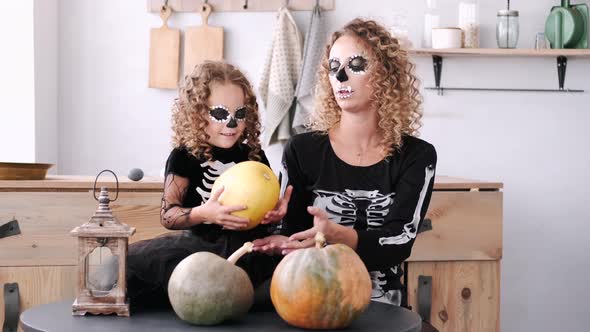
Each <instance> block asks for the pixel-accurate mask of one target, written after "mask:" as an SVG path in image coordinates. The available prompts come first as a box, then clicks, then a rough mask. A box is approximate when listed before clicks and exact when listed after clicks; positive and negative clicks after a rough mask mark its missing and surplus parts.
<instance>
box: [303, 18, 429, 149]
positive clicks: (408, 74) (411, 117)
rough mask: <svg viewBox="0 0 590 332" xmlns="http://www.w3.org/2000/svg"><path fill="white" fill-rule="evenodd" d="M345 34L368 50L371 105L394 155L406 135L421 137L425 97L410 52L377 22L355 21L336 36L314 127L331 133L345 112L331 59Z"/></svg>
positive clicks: (321, 80)
mask: <svg viewBox="0 0 590 332" xmlns="http://www.w3.org/2000/svg"><path fill="white" fill-rule="evenodd" d="M344 35H348V36H353V37H355V38H357V39H358V40H359V41H360V42H361V43H362V45H364V46H365V47H366V48H367V50H368V56H369V57H370V60H369V67H368V72H370V75H371V76H370V78H369V84H370V87H371V89H372V91H373V93H372V94H371V98H370V102H371V104H372V105H373V106H374V107H375V109H376V110H377V112H378V113H379V130H380V131H381V134H382V136H383V139H382V141H381V144H382V146H384V147H385V149H386V151H387V155H388V156H391V154H392V153H393V152H394V150H399V148H401V145H402V137H403V136H404V135H412V136H417V135H419V132H418V130H419V129H420V127H421V126H422V123H421V121H420V119H421V118H422V110H421V104H422V97H421V95H420V92H419V90H418V85H419V81H418V79H417V78H416V76H414V68H415V65H414V64H413V63H411V62H410V61H409V60H408V52H407V51H406V50H404V49H402V48H401V47H400V45H399V42H398V40H397V39H396V38H394V37H392V36H391V34H390V33H389V32H388V31H387V30H386V29H385V28H384V27H383V26H381V25H380V24H378V23H377V22H375V21H373V20H363V19H360V18H357V19H354V20H352V21H351V22H349V23H348V24H346V25H345V26H344V28H342V30H340V31H336V32H334V33H333V34H332V37H331V40H330V42H329V44H328V45H327V46H326V51H325V54H324V59H323V61H322V65H321V68H320V71H319V78H318V85H317V92H316V100H315V103H316V107H315V110H316V111H315V112H314V114H313V115H312V118H311V123H310V127H311V128H312V129H315V130H319V131H321V132H323V133H327V132H328V130H330V129H331V128H332V127H333V126H334V125H335V124H337V123H338V122H339V121H340V116H341V112H342V111H341V110H340V107H339V106H338V104H337V102H336V98H335V97H334V93H333V92H332V86H331V85H330V78H329V72H330V68H329V66H328V59H329V57H330V50H331V48H332V46H333V45H334V43H335V42H336V40H337V39H338V38H340V37H341V36H344Z"/></svg>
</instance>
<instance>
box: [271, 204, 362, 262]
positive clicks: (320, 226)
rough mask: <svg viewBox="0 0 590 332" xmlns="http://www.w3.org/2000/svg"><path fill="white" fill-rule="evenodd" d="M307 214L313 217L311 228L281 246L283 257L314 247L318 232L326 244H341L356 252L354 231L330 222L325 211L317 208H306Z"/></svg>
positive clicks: (293, 236)
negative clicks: (323, 237)
mask: <svg viewBox="0 0 590 332" xmlns="http://www.w3.org/2000/svg"><path fill="white" fill-rule="evenodd" d="M307 212H309V214H311V215H312V216H313V227H312V228H310V229H307V230H305V231H302V232H299V233H295V234H293V235H291V236H290V237H289V241H288V242H285V244H283V252H282V253H283V255H286V254H288V253H290V252H292V251H294V250H297V249H303V248H310V247H313V246H315V235H316V233H318V232H322V233H323V234H324V236H325V237H326V243H342V244H346V245H347V246H349V247H351V248H352V249H355V250H356V246H357V243H358V234H357V233H356V231H355V230H354V229H352V228H349V227H346V226H342V225H338V224H336V223H334V222H332V221H330V220H329V219H328V214H327V213H326V211H324V210H322V209H320V208H318V207H315V206H308V207H307Z"/></svg>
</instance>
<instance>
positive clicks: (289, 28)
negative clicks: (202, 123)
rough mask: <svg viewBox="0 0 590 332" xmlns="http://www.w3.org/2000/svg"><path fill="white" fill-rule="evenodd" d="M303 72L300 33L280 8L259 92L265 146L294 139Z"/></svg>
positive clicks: (289, 16)
mask: <svg viewBox="0 0 590 332" xmlns="http://www.w3.org/2000/svg"><path fill="white" fill-rule="evenodd" d="M300 72H301V34H300V33H299V30H298V29H297V25H296V24H295V20H293V16H291V13H290V12H289V10H288V9H287V8H286V7H283V8H281V9H279V13H278V19H277V26H276V27H275V31H274V34H273V39H272V45H271V47H270V50H269V52H268V55H267V58H266V61H265V64H264V67H263V71H262V75H261V78H260V86H259V89H258V90H259V93H260V99H261V100H262V105H263V107H264V110H265V113H264V120H263V135H262V145H263V146H265V147H266V146H268V145H270V144H272V143H276V142H279V141H284V140H288V139H289V137H291V116H290V109H291V108H293V107H294V100H295V87H296V85H297V81H298V79H299V73H300Z"/></svg>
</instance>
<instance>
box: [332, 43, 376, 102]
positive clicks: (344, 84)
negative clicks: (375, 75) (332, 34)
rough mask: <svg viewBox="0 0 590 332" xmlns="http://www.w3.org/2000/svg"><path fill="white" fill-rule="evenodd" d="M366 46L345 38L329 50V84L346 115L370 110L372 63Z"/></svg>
mask: <svg viewBox="0 0 590 332" xmlns="http://www.w3.org/2000/svg"><path fill="white" fill-rule="evenodd" d="M366 54H367V50H366V48H365V46H364V45H363V44H362V43H361V42H359V40H357V38H356V37H352V36H348V35H344V36H342V37H340V38H338V39H337V40H336V42H335V43H334V45H332V49H331V50H330V60H328V66H329V69H330V83H331V85H332V91H333V93H334V96H335V97H336V101H337V102H338V105H339V106H340V108H341V109H342V110H343V111H362V110H364V109H366V108H368V107H369V106H370V101H369V97H370V95H371V92H372V91H371V90H372V89H371V88H370V87H369V78H370V76H369V75H367V74H370V66H369V63H370V60H369V58H368V56H367V55H366Z"/></svg>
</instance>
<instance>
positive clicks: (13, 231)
mask: <svg viewBox="0 0 590 332" xmlns="http://www.w3.org/2000/svg"><path fill="white" fill-rule="evenodd" d="M18 234H20V227H19V226H18V221H17V220H16V219H12V220H11V221H9V222H7V223H6V224H4V225H2V226H0V239H1V238H3V237H9V236H13V235H18Z"/></svg>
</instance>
